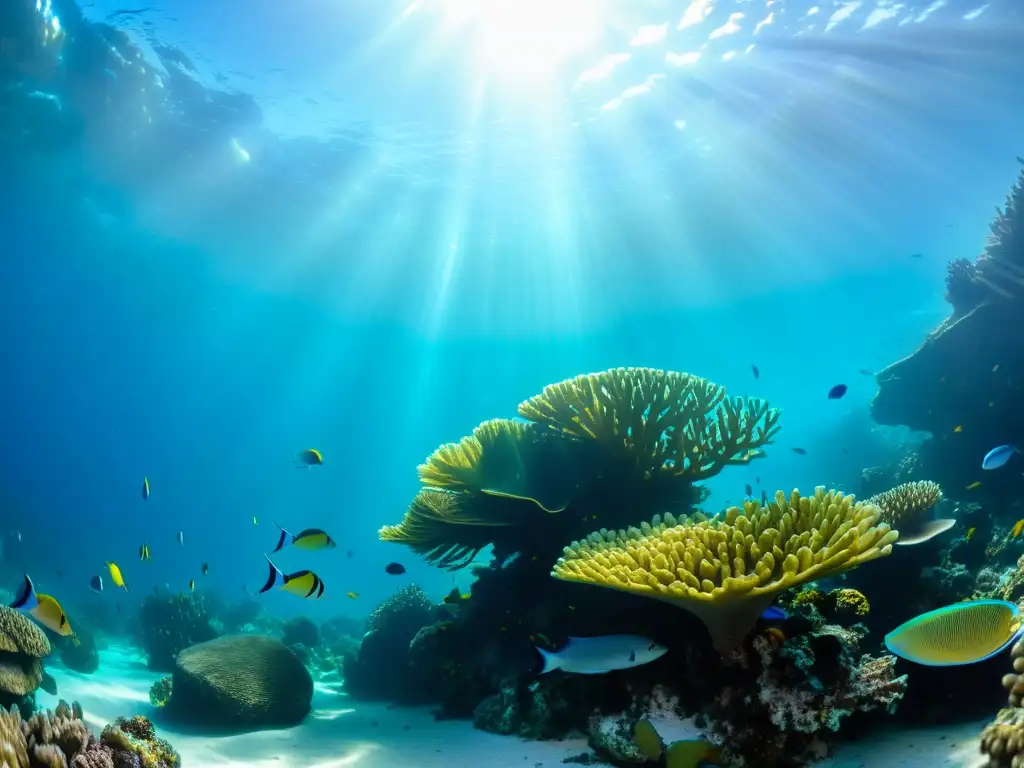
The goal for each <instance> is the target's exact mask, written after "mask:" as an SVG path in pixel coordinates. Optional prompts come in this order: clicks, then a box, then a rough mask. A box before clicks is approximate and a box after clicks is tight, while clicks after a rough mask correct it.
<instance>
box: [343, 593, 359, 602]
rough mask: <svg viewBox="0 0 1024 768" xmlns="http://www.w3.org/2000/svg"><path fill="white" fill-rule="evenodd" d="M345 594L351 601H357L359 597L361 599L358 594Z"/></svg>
mask: <svg viewBox="0 0 1024 768" xmlns="http://www.w3.org/2000/svg"><path fill="white" fill-rule="evenodd" d="M345 594H346V595H347V596H348V597H349V599H351V600H355V599H356V598H357V597H359V593H358V592H346V593H345Z"/></svg>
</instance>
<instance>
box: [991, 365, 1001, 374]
mask: <svg viewBox="0 0 1024 768" xmlns="http://www.w3.org/2000/svg"><path fill="white" fill-rule="evenodd" d="M998 370H999V363H996V364H995V365H993V366H992V373H995V372H996V371H998Z"/></svg>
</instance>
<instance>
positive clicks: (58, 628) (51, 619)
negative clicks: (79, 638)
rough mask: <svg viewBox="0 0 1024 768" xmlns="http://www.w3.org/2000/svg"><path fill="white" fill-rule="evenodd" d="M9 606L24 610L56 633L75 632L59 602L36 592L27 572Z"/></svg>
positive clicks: (65, 635) (70, 635) (71, 633)
mask: <svg viewBox="0 0 1024 768" xmlns="http://www.w3.org/2000/svg"><path fill="white" fill-rule="evenodd" d="M11 608H15V609H17V610H20V611H25V612H26V613H28V614H29V615H30V616H32V618H34V619H35V620H36V621H38V622H39V623H40V624H42V625H43V626H44V627H46V628H47V629H49V630H50V631H52V632H56V633H57V634H58V635H61V636H63V637H73V636H74V634H75V633H74V632H72V631H71V625H70V624H69V623H68V617H67V615H66V614H65V613H64V609H63V608H61V607H60V603H58V602H57V600H56V599H54V598H53V597H51V596H50V595H41V594H37V593H36V588H35V585H34V584H33V583H32V579H30V578H29V576H28V574H27V573H26V574H25V580H24V581H23V582H22V584H21V588H20V589H19V590H18V594H17V596H16V597H15V598H14V602H13V603H11Z"/></svg>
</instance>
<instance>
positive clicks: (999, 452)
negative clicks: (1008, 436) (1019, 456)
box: [981, 445, 1020, 469]
mask: <svg viewBox="0 0 1024 768" xmlns="http://www.w3.org/2000/svg"><path fill="white" fill-rule="evenodd" d="M1015 453H1020V450H1019V449H1018V448H1017V446H1015V445H1000V446H999V447H998V448H993V449H992V450H991V451H989V452H988V453H986V454H985V458H984V459H982V460H981V468H982V469H999V468H1000V467H1002V466H1003V465H1004V464H1006V462H1008V461H1009V460H1010V457H1011V456H1013V454H1015Z"/></svg>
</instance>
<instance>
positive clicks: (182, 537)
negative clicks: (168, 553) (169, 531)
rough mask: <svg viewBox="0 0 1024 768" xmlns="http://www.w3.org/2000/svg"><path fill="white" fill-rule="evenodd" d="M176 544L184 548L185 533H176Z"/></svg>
mask: <svg viewBox="0 0 1024 768" xmlns="http://www.w3.org/2000/svg"><path fill="white" fill-rule="evenodd" d="M178 543H179V544H181V546H185V532H184V531H178Z"/></svg>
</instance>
